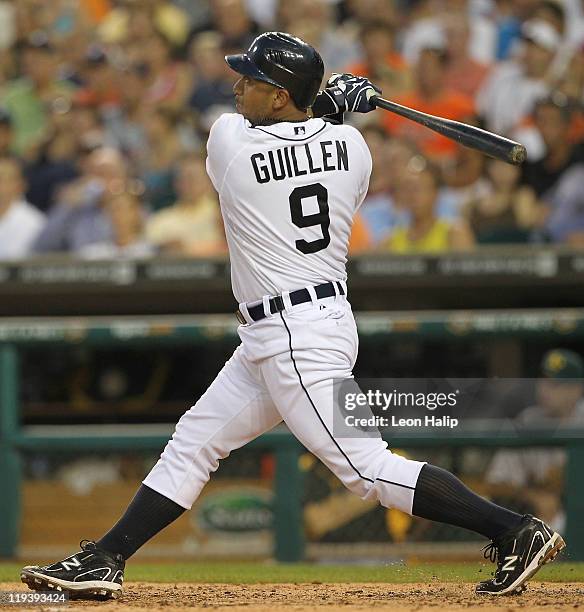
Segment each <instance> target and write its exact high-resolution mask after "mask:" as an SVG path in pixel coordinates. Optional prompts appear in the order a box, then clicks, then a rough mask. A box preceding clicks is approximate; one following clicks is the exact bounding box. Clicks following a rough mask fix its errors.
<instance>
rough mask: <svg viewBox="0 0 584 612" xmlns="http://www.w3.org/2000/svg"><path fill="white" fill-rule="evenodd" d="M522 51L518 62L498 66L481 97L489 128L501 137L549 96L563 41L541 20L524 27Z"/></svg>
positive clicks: (478, 103)
mask: <svg viewBox="0 0 584 612" xmlns="http://www.w3.org/2000/svg"><path fill="white" fill-rule="evenodd" d="M521 32H522V38H523V44H522V50H521V53H520V54H519V56H518V57H517V59H513V60H509V61H507V62H503V63H501V64H499V65H498V66H496V67H495V68H494V69H493V70H492V72H491V74H490V75H489V77H488V78H487V79H486V81H485V83H484V85H483V87H482V88H481V90H480V91H479V93H478V96H477V105H478V111H479V114H480V115H481V117H483V119H484V120H485V123H486V127H487V128H488V129H490V130H492V131H494V132H497V133H500V134H507V133H509V132H510V131H511V130H512V129H514V128H517V127H518V126H519V125H520V123H521V122H522V121H523V120H525V119H526V117H528V116H529V115H530V113H531V112H532V110H533V107H534V105H535V102H536V101H537V100H538V99H540V98H542V97H544V96H546V95H547V94H548V92H549V83H550V81H551V79H553V78H554V75H553V74H552V72H551V69H552V62H553V60H554V57H555V55H556V52H557V51H558V49H559V46H560V42H561V38H560V35H559V34H558V33H557V32H556V30H555V29H554V28H553V27H552V26H551V25H550V24H549V23H547V22H545V21H541V20H537V21H536V20H533V21H528V22H527V23H525V24H524V25H523V27H522V30H521Z"/></svg>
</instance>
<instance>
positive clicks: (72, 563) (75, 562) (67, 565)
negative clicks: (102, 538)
mask: <svg viewBox="0 0 584 612" xmlns="http://www.w3.org/2000/svg"><path fill="white" fill-rule="evenodd" d="M61 565H62V567H63V568H64V569H65V570H67V571H68V572H70V571H71V570H72V569H73V568H74V567H80V566H81V561H79V559H78V558H77V557H71V559H67V561H61Z"/></svg>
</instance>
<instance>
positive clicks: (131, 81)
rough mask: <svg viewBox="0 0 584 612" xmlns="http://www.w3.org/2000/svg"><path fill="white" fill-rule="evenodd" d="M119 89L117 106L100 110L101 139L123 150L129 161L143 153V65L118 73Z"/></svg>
mask: <svg viewBox="0 0 584 612" xmlns="http://www.w3.org/2000/svg"><path fill="white" fill-rule="evenodd" d="M121 79H122V82H123V87H122V88H121V91H120V93H121V102H120V105H119V106H115V107H108V108H106V109H104V112H103V119H104V127H105V140H106V143H107V145H108V146H110V147H113V148H115V149H119V150H120V151H123V152H124V154H125V155H127V156H128V157H129V159H130V161H131V162H134V163H135V162H137V160H138V159H139V158H140V157H141V156H142V155H143V154H144V151H145V150H146V133H145V126H144V114H145V112H144V97H145V95H146V89H147V87H148V67H147V65H146V64H140V63H133V64H130V65H129V66H128V67H127V68H126V69H124V71H123V72H122V73H121Z"/></svg>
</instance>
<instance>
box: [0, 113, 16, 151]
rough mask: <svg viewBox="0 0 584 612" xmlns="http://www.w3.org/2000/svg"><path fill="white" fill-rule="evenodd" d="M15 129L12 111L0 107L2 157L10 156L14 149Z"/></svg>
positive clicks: (0, 149)
mask: <svg viewBox="0 0 584 612" xmlns="http://www.w3.org/2000/svg"><path fill="white" fill-rule="evenodd" d="M13 141H14V129H13V127H12V117H11V116H10V113H9V112H8V111H7V110H6V109H4V108H1V107H0V157H8V156H10V155H11V154H12V151H13Z"/></svg>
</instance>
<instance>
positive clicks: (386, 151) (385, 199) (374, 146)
mask: <svg viewBox="0 0 584 612" xmlns="http://www.w3.org/2000/svg"><path fill="white" fill-rule="evenodd" d="M362 134H363V137H364V138H365V142H367V146H368V147H369V150H370V151H371V160H372V170H371V178H370V180H369V189H368V191H367V195H366V196H365V199H364V200H363V203H362V204H361V207H360V208H359V215H360V217H361V219H362V221H363V223H364V225H365V228H366V230H367V233H368V235H369V237H370V240H371V246H376V245H378V244H380V243H381V242H382V241H383V240H385V239H386V238H387V236H388V235H389V233H390V232H391V231H392V230H393V229H394V228H395V227H396V226H397V225H400V224H403V223H405V222H406V220H407V216H408V215H407V213H406V212H405V211H404V210H403V209H401V208H396V204H395V198H394V194H393V190H394V188H395V185H396V183H397V180H398V178H399V176H400V175H401V173H402V172H403V170H404V169H405V168H406V166H407V163H408V161H409V160H410V159H411V158H412V156H413V155H414V152H413V149H412V147H411V146H409V145H408V143H406V142H403V141H400V140H398V139H393V140H390V139H389V138H388V137H387V134H386V133H385V131H384V130H383V128H381V127H380V126H378V125H376V124H369V125H366V126H364V127H363V129H362Z"/></svg>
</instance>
